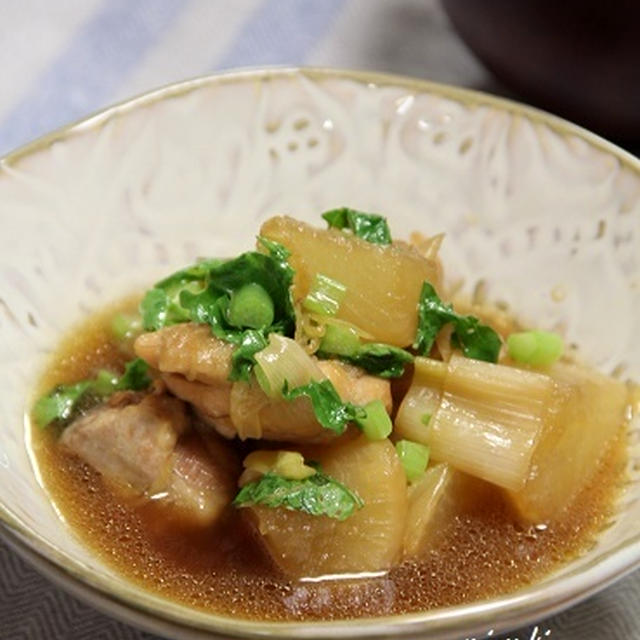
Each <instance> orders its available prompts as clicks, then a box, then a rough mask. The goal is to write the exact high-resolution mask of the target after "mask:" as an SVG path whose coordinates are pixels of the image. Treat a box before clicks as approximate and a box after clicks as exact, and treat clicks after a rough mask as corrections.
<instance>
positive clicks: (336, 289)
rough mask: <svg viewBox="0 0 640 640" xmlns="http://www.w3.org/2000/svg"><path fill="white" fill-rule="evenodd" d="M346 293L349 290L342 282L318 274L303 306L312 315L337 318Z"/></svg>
mask: <svg viewBox="0 0 640 640" xmlns="http://www.w3.org/2000/svg"><path fill="white" fill-rule="evenodd" d="M346 293H347V288H346V287H345V286H344V285H343V284H342V283H341V282H338V281H337V280H333V279H332V278H329V277H327V276H325V275H323V274H322V273H316V275H315V277H314V279H313V284H312V285H311V290H310V291H309V293H308V294H307V296H306V298H305V299H304V300H303V301H302V306H303V307H304V308H305V310H306V311H309V312H310V313H318V314H320V315H323V316H335V315H336V313H338V309H339V308H340V303H341V302H342V300H343V299H344V296H345V294H346Z"/></svg>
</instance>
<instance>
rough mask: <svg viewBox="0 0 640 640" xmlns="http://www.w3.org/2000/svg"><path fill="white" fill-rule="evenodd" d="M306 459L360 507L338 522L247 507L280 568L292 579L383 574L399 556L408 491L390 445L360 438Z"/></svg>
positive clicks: (317, 451)
mask: <svg viewBox="0 0 640 640" xmlns="http://www.w3.org/2000/svg"><path fill="white" fill-rule="evenodd" d="M305 458H306V459H308V460H316V461H318V462H319V463H320V465H321V467H322V470H323V471H324V472H325V473H326V474H328V475H329V476H331V477H333V478H335V479H336V480H338V481H339V482H341V483H342V484H344V485H345V486H346V487H348V488H349V489H350V490H351V491H353V492H355V493H356V494H357V495H358V496H359V497H360V498H361V499H362V501H363V502H364V506H363V507H362V508H361V509H359V510H358V511H356V512H355V513H354V514H353V515H351V516H349V517H348V518H347V519H346V520H343V521H339V520H336V519H332V518H329V517H326V516H313V515H308V514H305V513H302V512H299V511H289V510H287V509H285V508H282V507H278V508H275V509H274V508H270V507H264V506H254V507H250V508H249V509H250V511H251V512H252V516H253V518H252V520H253V521H254V523H255V526H256V528H257V530H258V532H259V533H260V534H261V536H262V539H263V541H264V544H265V546H266V548H267V550H268V552H269V554H270V555H271V557H272V558H273V560H274V562H275V563H276V565H278V567H280V569H281V570H282V571H283V572H284V573H285V574H286V575H287V576H290V577H292V578H302V577H305V576H308V577H311V576H321V575H333V574H339V573H357V572H364V571H378V570H383V569H388V568H389V567H391V566H392V565H393V564H394V562H395V561H397V560H398V559H399V557H400V554H401V552H402V544H403V535H404V528H405V520H406V514H407V489H406V480H405V474H404V471H403V470H402V467H401V465H400V462H399V460H398V457H397V455H396V452H395V449H394V447H393V445H392V444H391V443H390V442H389V441H388V440H378V441H375V442H373V441H369V440H367V439H366V438H364V437H363V436H360V437H359V438H357V439H355V440H351V441H349V442H340V443H336V444H334V445H332V446H330V447H324V448H315V449H313V450H312V451H309V452H307V453H306V455H305Z"/></svg>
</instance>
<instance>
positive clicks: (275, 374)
mask: <svg viewBox="0 0 640 640" xmlns="http://www.w3.org/2000/svg"><path fill="white" fill-rule="evenodd" d="M254 357H255V361H256V366H255V367H254V373H255V376H256V380H257V381H258V384H259V385H260V387H261V388H262V390H263V391H264V392H265V393H266V394H267V395H268V396H270V397H272V398H278V397H281V396H282V388H283V387H284V384H285V382H286V383H287V384H288V385H289V388H291V389H293V388H295V387H301V386H303V385H306V384H308V383H309V382H312V381H319V380H323V379H324V378H325V375H324V374H323V373H322V371H321V369H320V367H318V365H317V364H316V362H315V360H313V358H312V357H311V356H310V355H309V354H308V353H307V352H306V351H305V350H304V349H303V348H302V347H301V346H300V345H299V344H298V343H297V342H296V341H295V340H292V339H291V338H285V337H284V336H281V335H279V334H277V333H271V334H269V344H268V345H267V346H266V347H265V348H264V349H262V350H261V351H258V353H256V354H255V356H254Z"/></svg>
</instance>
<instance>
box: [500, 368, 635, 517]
mask: <svg viewBox="0 0 640 640" xmlns="http://www.w3.org/2000/svg"><path fill="white" fill-rule="evenodd" d="M549 374H550V375H551V377H552V378H553V379H554V381H555V383H556V385H557V390H556V392H555V399H554V407H553V411H552V413H551V414H550V416H549V419H548V420H547V423H546V424H545V429H544V432H543V437H542V438H541V441H540V443H539V445H538V446H537V448H536V449H535V452H534V454H533V459H532V464H531V470H530V473H529V476H528V478H527V481H526V483H525V485H524V486H523V487H522V488H521V489H519V490H518V491H509V492H507V495H508V496H509V497H510V499H511V501H512V502H513V504H514V505H515V507H516V509H517V510H518V512H519V514H520V516H521V517H522V518H523V519H524V520H526V521H528V522H544V521H547V520H550V519H552V518H555V517H556V516H558V515H559V514H560V512H561V511H562V510H563V509H564V508H565V507H566V506H567V505H568V504H569V503H570V502H571V500H572V499H573V498H574V497H575V496H576V495H577V493H578V492H579V491H580V490H581V489H582V488H583V487H585V486H586V484H587V483H588V482H589V480H590V479H591V478H592V477H593V473H594V472H595V470H596V469H597V467H598V463H599V462H600V460H601V459H602V457H603V455H604V454H605V453H606V452H607V450H608V447H609V446H610V445H611V443H612V441H613V440H615V438H616V435H618V434H619V433H620V429H621V427H622V426H623V425H624V423H625V410H626V407H627V404H628V401H629V398H628V391H627V387H626V386H625V385H624V384H623V383H622V382H619V381H617V380H614V379H612V378H609V377H607V376H604V375H602V374H600V373H597V372H596V371H593V370H592V369H587V368H585V367H580V366H576V365H566V364H556V365H554V366H553V367H552V368H551V369H550V371H549Z"/></svg>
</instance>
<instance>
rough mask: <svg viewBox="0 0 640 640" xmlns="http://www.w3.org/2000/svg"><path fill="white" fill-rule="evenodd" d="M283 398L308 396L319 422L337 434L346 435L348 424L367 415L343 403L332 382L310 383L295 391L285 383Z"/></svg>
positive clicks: (290, 398)
mask: <svg viewBox="0 0 640 640" xmlns="http://www.w3.org/2000/svg"><path fill="white" fill-rule="evenodd" d="M282 396H283V398H284V399H285V400H295V399H296V398H299V397H301V396H307V397H308V398H309V399H310V400H311V405H312V407H313V412H314V413H315V416H316V418H317V419H318V422H319V423H320V424H321V425H322V426H323V427H324V428H325V429H330V430H331V431H335V433H337V434H341V433H344V431H345V429H346V428H347V423H349V422H351V421H352V420H355V419H356V418H365V417H366V415H367V412H366V411H365V410H364V409H363V408H362V407H356V406H355V405H353V404H351V403H350V402H343V401H342V399H341V398H340V396H339V395H338V392H337V391H336V390H335V387H334V386H333V384H331V381H330V380H322V381H320V382H310V383H309V384H305V385H303V386H301V387H296V388H295V389H289V388H288V385H287V383H286V382H285V385H284V388H283V389H282Z"/></svg>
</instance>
